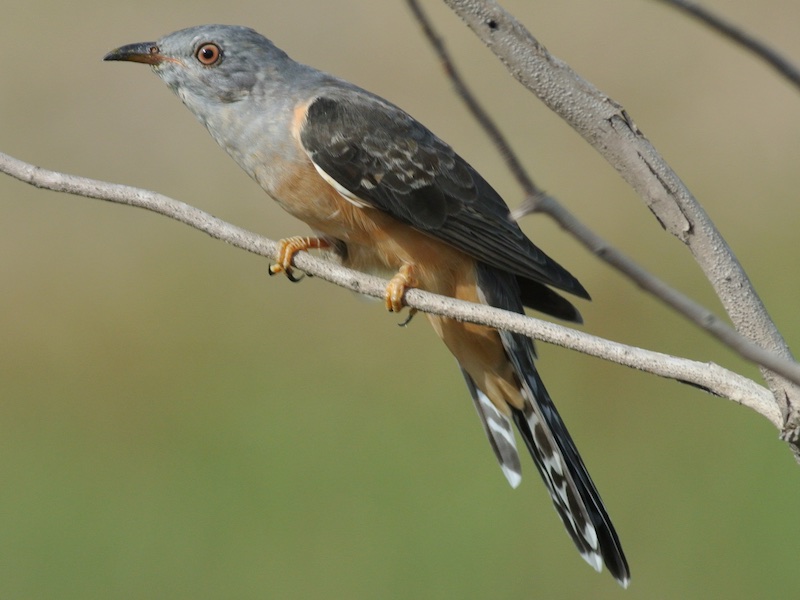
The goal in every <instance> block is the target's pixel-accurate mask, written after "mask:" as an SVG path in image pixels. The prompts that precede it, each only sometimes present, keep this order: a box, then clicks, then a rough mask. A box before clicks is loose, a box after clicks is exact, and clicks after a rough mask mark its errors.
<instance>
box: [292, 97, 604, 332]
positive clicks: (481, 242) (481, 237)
mask: <svg viewBox="0 0 800 600" xmlns="http://www.w3.org/2000/svg"><path fill="white" fill-rule="evenodd" d="M300 139H301V142H302V144H303V146H304V147H305V149H306V151H307V152H308V154H309V156H310V157H311V160H312V161H313V162H314V164H315V165H316V166H317V167H318V168H319V169H321V170H322V171H323V172H324V173H325V174H326V175H328V176H329V177H330V178H331V179H333V180H334V181H336V182H337V183H338V184H339V185H341V186H342V187H343V188H345V189H346V190H347V191H349V192H350V193H352V194H353V195H354V196H355V197H357V198H358V199H360V200H362V201H364V202H366V203H368V204H370V205H371V206H373V207H375V208H377V209H380V210H382V211H384V212H387V213H389V214H390V215H392V216H393V217H394V218H396V219H398V220H400V221H402V222H404V223H408V224H409V225H411V226H412V227H414V228H416V229H418V230H419V231H422V232H424V233H426V234H429V235H431V236H433V237H436V238H438V239H441V240H443V241H445V242H447V243H449V244H451V245H452V246H455V247H456V248H458V249H459V250H461V251H462V252H464V253H466V254H468V255H470V256H472V257H473V258H475V259H477V260H479V261H481V262H484V263H486V264H488V265H491V266H493V267H496V268H499V269H502V270H504V271H507V272H509V273H513V274H514V275H517V276H518V277H521V278H525V279H530V280H532V281H533V282H538V283H540V284H546V285H551V286H553V287H556V288H559V289H562V290H564V291H567V292H570V293H572V294H575V295H577V296H581V297H584V298H588V297H589V295H588V293H587V292H586V290H585V289H584V288H583V286H582V285H581V284H580V283H579V282H578V280H577V279H575V278H574V277H573V276H572V275H571V274H570V273H569V272H567V270H566V269H564V268H563V267H561V266H560V265H559V264H558V263H556V262H555V261H554V260H552V259H551V258H550V257H549V256H547V255H546V254H545V253H544V252H542V251H541V250H539V248H537V247H536V246H535V245H534V244H533V243H532V242H531V241H530V240H529V239H528V238H527V237H525V234H523V233H522V230H521V229H520V228H519V226H518V225H517V224H516V222H515V221H514V220H513V219H512V218H511V216H510V214H509V210H508V206H506V204H505V202H503V199H502V198H501V197H500V195H499V194H498V193H497V192H495V191H494V189H492V187H491V186H490V185H489V184H488V183H487V182H486V181H485V180H484V179H483V178H482V177H481V176H480V175H479V174H478V173H477V172H476V171H475V170H474V169H473V168H472V167H471V166H470V165H469V164H467V162H466V161H465V160H464V159H462V158H461V157H460V156H458V155H457V154H456V153H455V152H454V151H453V149H452V148H450V146H448V145H447V144H445V143H444V142H443V141H441V140H440V139H439V138H438V137H436V136H435V135H434V134H433V133H431V132H430V131H429V130H428V129H426V128H425V127H424V126H423V125H421V124H420V123H419V122H417V121H416V120H415V119H413V118H412V117H411V116H409V115H408V114H407V113H405V112H403V111H402V110H400V109H399V108H397V107H396V106H394V105H392V104H390V103H388V102H386V101H385V100H383V99H381V98H379V97H377V96H374V95H372V94H369V93H368V92H365V91H363V90H361V89H359V88H350V87H347V88H344V89H336V88H333V89H330V90H329V91H326V93H325V94H324V95H322V96H320V97H318V98H317V99H315V100H314V101H313V102H312V104H311V105H310V106H309V108H308V116H307V119H306V122H305V126H304V127H303V129H302V132H301V135H300ZM540 287H541V286H540ZM542 289H545V288H542ZM551 294H552V295H553V296H557V295H556V294H555V293H554V292H551ZM561 300H562V302H563V303H566V304H567V305H569V303H567V302H566V300H563V299H561ZM553 301H555V300H554V299H553V298H552V297H549V299H548V302H553ZM526 304H528V303H527V302H526ZM533 308H538V307H537V306H533ZM573 310H574V309H573ZM578 318H579V317H578Z"/></svg>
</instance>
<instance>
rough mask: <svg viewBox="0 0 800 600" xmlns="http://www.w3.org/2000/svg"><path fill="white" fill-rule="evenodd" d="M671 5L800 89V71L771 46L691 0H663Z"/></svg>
mask: <svg viewBox="0 0 800 600" xmlns="http://www.w3.org/2000/svg"><path fill="white" fill-rule="evenodd" d="M661 1H662V2H665V3H666V4H670V5H672V6H674V7H675V8H678V9H680V10H682V11H684V12H685V13H687V14H689V15H691V16H693V17H694V18H696V19H697V20H698V21H700V22H701V23H703V24H704V25H707V26H708V27H710V28H711V29H714V30H715V31H717V33H719V34H721V35H723V36H725V37H727V38H729V39H731V40H732V41H733V42H735V43H737V44H739V45H741V46H743V47H744V48H745V49H747V50H749V51H750V52H752V53H753V54H755V55H756V56H758V57H759V58H760V59H762V60H764V61H765V62H767V63H768V64H769V65H770V66H771V67H772V68H774V69H775V70H776V71H777V72H778V73H780V74H781V75H783V76H784V77H785V78H786V79H788V80H789V81H790V82H791V83H792V84H794V86H795V87H797V88H800V69H798V68H797V67H796V66H794V65H793V64H792V63H791V62H790V61H789V60H788V59H786V58H784V57H783V56H782V55H781V54H780V53H778V52H776V51H775V50H773V49H772V48H771V47H770V46H768V45H767V44H765V43H764V42H762V41H761V40H758V39H756V38H755V37H753V36H752V35H750V34H749V33H747V32H746V31H744V30H743V29H740V28H739V27H737V26H736V25H734V24H733V23H730V22H728V21H726V20H725V19H723V18H722V17H720V16H718V15H715V14H714V13H713V12H711V11H710V10H708V9H706V8H703V7H702V6H700V5H699V4H697V3H696V2H690V1H689V0H661Z"/></svg>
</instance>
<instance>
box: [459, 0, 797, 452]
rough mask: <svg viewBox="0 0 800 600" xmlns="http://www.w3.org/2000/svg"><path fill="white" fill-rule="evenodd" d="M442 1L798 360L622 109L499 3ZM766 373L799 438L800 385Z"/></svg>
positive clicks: (768, 337) (765, 334) (741, 325)
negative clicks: (546, 46)
mask: <svg viewBox="0 0 800 600" xmlns="http://www.w3.org/2000/svg"><path fill="white" fill-rule="evenodd" d="M444 1H445V4H447V5H448V6H449V7H450V8H451V9H452V10H453V11H454V12H455V13H456V14H457V15H458V16H459V17H461V19H462V20H464V21H465V22H466V23H467V25H468V26H469V27H470V28H471V29H472V30H473V32H474V33H475V34H476V35H477V36H478V37H479V38H480V39H481V40H482V41H483V42H484V43H485V44H486V45H487V46H488V47H489V49H490V50H491V51H492V52H493V53H494V54H495V55H496V56H497V57H498V58H499V59H500V60H501V61H502V62H503V63H504V64H505V65H506V68H507V69H508V70H509V72H510V73H511V74H512V75H513V76H514V77H515V78H516V79H517V80H518V81H519V82H520V83H522V84H523V85H524V86H525V87H526V88H528V89H529V90H530V91H531V92H533V93H534V94H535V95H536V96H537V97H538V98H539V99H540V100H541V101H542V102H544V103H545V105H547V106H548V107H549V108H550V109H551V110H553V111H554V112H555V113H556V114H558V115H559V116H560V117H561V118H563V119H564V120H565V121H566V122H567V123H569V125H570V126H572V127H573V129H575V130H576V131H577V132H578V133H579V134H580V135H581V136H582V137H583V138H584V139H585V140H586V141H587V142H589V143H590V144H591V145H592V146H593V147H594V148H595V149H596V150H597V151H598V152H599V153H600V154H601V155H602V156H603V157H604V158H605V159H606V160H607V161H608V162H609V163H610V164H611V165H612V166H613V167H614V168H615V169H616V170H617V172H618V173H619V174H620V175H621V176H622V178H623V179H624V180H625V181H626V182H628V184H629V185H630V186H631V187H632V188H633V189H634V190H635V191H636V192H637V193H638V194H639V195H640V196H641V197H642V199H643V200H644V201H645V203H646V205H647V207H648V208H649V209H650V211H651V212H652V213H653V214H654V215H655V217H656V219H657V220H658V222H659V223H660V224H661V226H662V227H664V228H665V229H666V230H667V231H669V232H670V233H671V234H672V235H674V236H675V237H676V238H678V239H679V240H680V241H682V242H683V243H684V244H686V246H687V247H688V248H689V250H690V251H691V252H692V255H693V256H694V258H695V261H696V262H697V263H698V265H699V266H700V268H701V269H702V271H703V273H704V274H705V276H706V278H707V279H708V280H709V282H710V283H711V285H712V286H713V288H714V290H715V292H716V294H717V296H718V297H719V299H720V301H721V302H722V305H723V307H724V308H725V311H726V313H727V314H728V316H729V317H730V319H731V321H732V322H733V324H734V326H735V327H736V329H737V330H738V331H739V332H740V333H741V334H743V335H744V336H745V337H747V338H749V339H751V340H752V341H754V342H755V343H757V344H758V345H759V346H761V347H762V348H764V349H766V350H768V351H770V352H773V353H774V354H777V355H779V356H781V357H783V358H785V359H787V360H792V355H791V352H790V351H789V348H788V346H787V344H786V342H785V341H784V339H783V337H782V336H781V334H780V332H779V331H778V329H777V327H776V326H775V324H774V323H773V321H772V320H771V318H770V317H769V314H768V313H767V311H766V309H765V307H764V305H763V303H762V302H761V299H760V298H759V297H758V294H757V293H756V292H755V290H754V288H753V286H752V283H751V282H750V279H749V278H748V277H747V274H746V273H745V272H744V270H743V269H742V266H741V264H740V263H739V261H738V260H737V258H736V256H735V255H734V254H733V252H732V251H731V249H730V247H729V246H728V244H727V243H726V242H725V240H724V239H723V238H722V236H721V235H720V233H719V231H717V229H716V227H715V226H714V224H713V222H712V221H711V219H710V218H709V217H708V215H707V214H706V212H705V211H704V210H703V208H702V207H701V206H700V204H699V203H698V202H697V200H696V199H695V198H694V196H693V195H692V193H691V192H690V191H689V190H688V188H687V187H686V186H685V185H684V183H683V182H682V181H681V179H680V178H679V177H678V176H677V175H676V174H675V172H674V171H673V170H672V168H670V166H669V165H668V164H667V163H666V162H665V161H664V159H663V158H662V157H661V156H660V155H659V153H658V152H657V151H656V150H655V148H654V147H653V146H652V144H651V143H650V142H649V141H648V140H647V138H645V137H644V135H643V133H642V132H641V130H640V129H639V128H638V127H637V126H636V124H635V123H634V122H633V120H632V119H631V117H630V116H629V115H628V113H627V112H626V111H625V110H624V109H623V108H622V106H621V105H620V104H618V103H617V102H615V101H614V100H612V99H611V98H609V97H608V96H606V95H605V94H603V93H602V92H600V91H599V90H598V89H597V88H595V87H594V86H593V85H592V84H590V83H589V82H587V81H586V80H584V79H582V78H581V77H580V76H578V75H577V74H576V73H575V72H574V71H573V70H572V69H570V68H569V66H567V65H566V64H565V63H563V62H562V61H560V60H559V59H557V58H555V57H554V56H552V55H551V54H550V53H549V52H548V51H547V49H546V48H544V46H542V45H541V44H540V43H539V42H538V41H537V40H536V39H535V38H534V37H533V36H532V35H531V33H530V32H529V31H528V30H527V29H525V28H524V27H523V26H522V25H521V24H520V23H519V22H518V21H517V20H516V19H515V18H514V17H513V16H512V15H510V14H509V13H508V12H506V11H505V10H504V9H503V8H501V7H500V6H499V5H498V4H497V2H495V1H494V0H444ZM762 374H763V376H764V378H765V380H766V381H767V384H768V385H769V387H770V389H771V390H772V392H773V395H774V397H775V400H776V402H777V403H778V405H779V406H780V409H781V414H782V415H783V417H784V419H785V428H784V432H783V433H784V434H785V435H786V436H787V437H788V438H793V437H794V436H795V434H796V433H797V432H798V425H799V424H800V410H799V408H798V407H800V387H798V386H797V385H796V384H795V383H793V382H792V381H789V380H787V379H786V378H785V377H782V376H780V375H777V374H776V373H775V372H772V371H769V370H766V369H762ZM794 381H796V380H794Z"/></svg>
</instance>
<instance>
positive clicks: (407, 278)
mask: <svg viewBox="0 0 800 600" xmlns="http://www.w3.org/2000/svg"><path fill="white" fill-rule="evenodd" d="M416 286H417V280H416V279H414V266H413V265H408V264H406V265H403V266H402V267H400V270H399V271H397V273H395V275H394V277H392V278H391V279H390V280H389V285H387V286H386V296H385V299H386V309H387V310H389V311H391V312H400V311H401V310H403V306H404V305H403V294H405V293H406V290H407V289H408V288H410V287H416ZM414 312H416V311H412V313H411V316H414V315H413V313H414ZM410 320H411V318H410V317H409V319H408V320H407V321H406V322H405V323H404V325H405V324H406V323H408V321H410Z"/></svg>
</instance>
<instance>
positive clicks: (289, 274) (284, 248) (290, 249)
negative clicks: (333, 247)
mask: <svg viewBox="0 0 800 600" xmlns="http://www.w3.org/2000/svg"><path fill="white" fill-rule="evenodd" d="M328 247H329V244H328V242H327V241H325V240H323V239H320V238H315V237H302V236H295V237H289V238H284V239H282V240H280V241H279V242H278V259H277V261H276V262H275V264H273V265H270V267H269V274H270V275H277V274H278V273H284V274H285V275H286V278H287V279H288V280H289V281H291V282H292V283H297V282H298V281H301V280H302V279H304V278H305V274H303V275H300V277H297V276H296V275H295V274H294V269H293V268H292V261H293V260H294V255H295V254H297V253H298V252H300V251H301V250H311V249H317V248H328Z"/></svg>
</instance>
